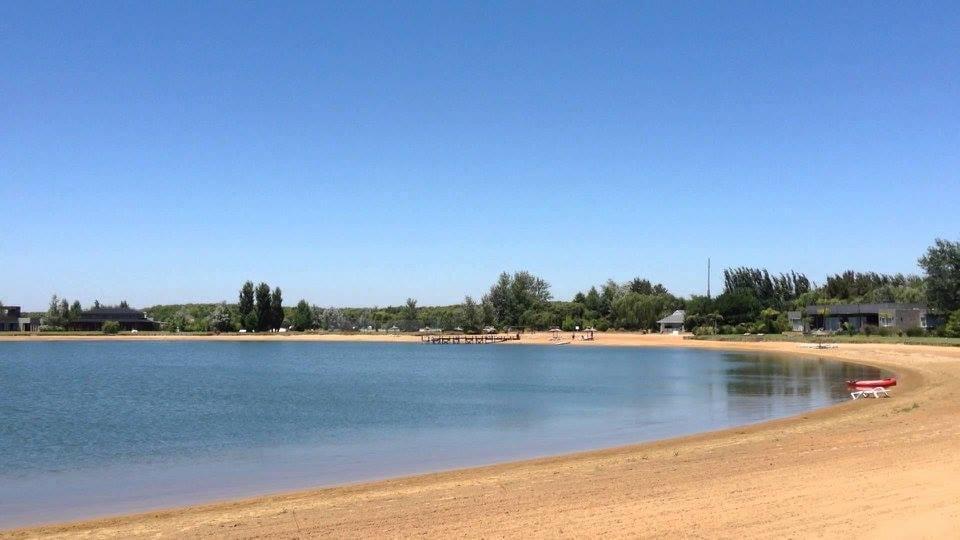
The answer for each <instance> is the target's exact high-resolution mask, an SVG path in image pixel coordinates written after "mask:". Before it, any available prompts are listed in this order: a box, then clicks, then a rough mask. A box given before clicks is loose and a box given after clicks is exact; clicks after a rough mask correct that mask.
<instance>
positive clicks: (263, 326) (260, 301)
mask: <svg viewBox="0 0 960 540" xmlns="http://www.w3.org/2000/svg"><path fill="white" fill-rule="evenodd" d="M253 295H254V299H256V301H257V304H256V309H255V313H256V314H257V330H258V331H260V332H264V331H266V330H270V326H271V323H272V322H273V321H272V318H271V317H272V316H273V311H272V310H271V309H270V286H269V285H267V284H266V283H263V282H261V283H260V284H259V285H257V288H256V290H254V292H253Z"/></svg>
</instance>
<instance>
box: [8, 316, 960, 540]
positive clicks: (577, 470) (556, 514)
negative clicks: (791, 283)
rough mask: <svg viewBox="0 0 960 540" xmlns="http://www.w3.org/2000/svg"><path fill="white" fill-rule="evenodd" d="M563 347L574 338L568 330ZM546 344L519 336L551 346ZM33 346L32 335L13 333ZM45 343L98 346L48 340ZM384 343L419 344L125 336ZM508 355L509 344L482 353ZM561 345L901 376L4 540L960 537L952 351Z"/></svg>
mask: <svg viewBox="0 0 960 540" xmlns="http://www.w3.org/2000/svg"><path fill="white" fill-rule="evenodd" d="M565 337H569V335H565ZM549 338H550V335H549V334H548V333H541V334H538V335H527V336H524V338H523V339H522V341H521V343H546V342H548V340H549ZM8 339H16V340H22V339H25V340H32V339H38V338H35V337H10V338H8ZM39 339H54V340H56V339H72V340H77V339H79V340H82V339H104V338H103V337H99V336H76V337H70V336H66V337H62V336H48V337H44V338H39ZM107 339H135V340H136V339H177V340H179V339H187V340H189V339H212V340H235V339H242V340H297V341H300V340H317V341H338V340H371V341H372V340H381V341H407V340H411V341H416V340H418V338H417V337H415V336H403V337H393V336H377V335H361V336H352V335H351V336H337V335H255V336H237V335H229V336H228V335H221V336H203V337H193V336H161V337H156V336H151V337H150V338H147V337H146V336H142V337H141V336H119V337H110V338H107ZM490 346H503V345H490ZM568 346H576V347H579V346H671V347H707V348H722V349H729V350H763V351H770V352H785V353H790V354H792V355H813V356H820V357H830V358H837V359H843V360H848V361H854V362H861V363H866V364H870V365H874V366H878V367H882V368H885V369H888V370H891V371H894V372H896V373H897V374H898V375H899V377H900V382H901V384H900V385H899V386H897V387H896V388H895V389H894V391H893V392H892V393H893V398H891V399H883V400H873V399H871V400H858V401H855V402H853V401H851V402H848V403H844V404H841V405H838V406H834V407H830V408H827V409H823V410H820V411H815V412H811V413H807V414H805V415H802V416H800V417H793V418H788V419H783V420H775V421H771V422H766V423H763V424H758V425H753V426H748V427H741V428H733V429H728V430H723V431H719V432H712V433H705V434H699V435H694V436H689V437H683V438H678V439H669V440H664V441H659V442H654V443H648V444H640V445H632V446H626V447H619V448H611V449H605V450H598V451H591V452H585V453H579V454H572V455H564V456H558V457H549V458H541V459H535V460H529V461H522V462H514V463H504V464H499V465H493V466H486V467H478V468H471V469H462V470H455V471H448V472H439V473H433V474H426V475H419V476H413V477H406V478H399V479H393V480H386V481H379V482H373V483H365V484H358V485H349V486H341V487H334V488H325V489H316V490H308V491H301V492H295V493H287V494H282V495H272V496H264V497H257V498H250V499H244V500H237V501H227V502H220V503H213V504H207V505H199V506H192V507H185V508H177V509H171V510H164V511H157V512H150V513H145V514H137V515H130V516H120V517H114V518H106V519H97V520H91V521H85V522H77V523H68V524H59V525H52V526H44V527H35V528H28V529H18V530H13V531H6V532H3V533H0V536H2V537H12V538H28V537H51V538H52V537H78V536H82V537H93V538H103V537H123V538H130V537H148V536H149V537H177V538H181V537H230V538H253V537H259V538H263V537H267V538H273V537H278V538H306V537H315V536H333V537H338V538H369V537H385V536H386V537H407V536H426V537H433V538H450V537H584V536H590V537H594V536H601V535H602V536H613V537H624V536H631V537H636V536H640V537H670V538H674V537H678V536H682V537H709V538H733V537H738V538H743V537H751V538H757V537H761V538H766V537H774V536H776V537H788V538H796V537H849V536H851V535H859V534H869V535H870V536H871V537H881V538H902V537H909V538H955V537H957V536H958V535H960V480H958V479H957V478H958V477H960V422H958V418H960V397H958V396H960V348H950V347H932V346H916V345H887V344H882V345H880V344H877V345H870V344H862V345H861V344H856V345H854V344H850V345H847V344H844V345H841V346H840V347H838V348H836V349H829V350H810V349H806V348H802V347H800V346H798V344H796V343H716V342H704V341H689V340H687V341H684V340H682V339H681V338H679V337H676V336H657V335H649V336H642V335H637V334H600V335H598V338H597V341H595V342H580V341H575V342H573V343H571V344H570V345H568Z"/></svg>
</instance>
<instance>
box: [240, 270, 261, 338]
mask: <svg viewBox="0 0 960 540" xmlns="http://www.w3.org/2000/svg"><path fill="white" fill-rule="evenodd" d="M237 310H238V312H239V314H240V324H241V325H242V326H243V327H244V328H245V329H247V330H256V328H257V323H256V317H251V316H250V315H251V314H253V282H252V281H247V282H246V283H244V284H243V286H242V287H240V303H239V304H238V306H237Z"/></svg>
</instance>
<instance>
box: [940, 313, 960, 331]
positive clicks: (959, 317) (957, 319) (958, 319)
mask: <svg viewBox="0 0 960 540" xmlns="http://www.w3.org/2000/svg"><path fill="white" fill-rule="evenodd" d="M943 333H944V334H945V335H947V336H948V337H960V309H958V310H956V311H954V312H953V314H952V315H950V318H949V319H947V325H946V326H944V327H943Z"/></svg>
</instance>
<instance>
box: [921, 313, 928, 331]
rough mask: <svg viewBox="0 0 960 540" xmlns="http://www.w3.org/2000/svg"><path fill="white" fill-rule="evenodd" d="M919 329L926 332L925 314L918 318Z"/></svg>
mask: <svg viewBox="0 0 960 540" xmlns="http://www.w3.org/2000/svg"><path fill="white" fill-rule="evenodd" d="M920 328H923V329H924V330H926V328H927V314H926V313H924V314H923V315H921V316H920Z"/></svg>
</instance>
